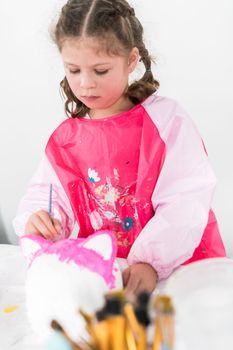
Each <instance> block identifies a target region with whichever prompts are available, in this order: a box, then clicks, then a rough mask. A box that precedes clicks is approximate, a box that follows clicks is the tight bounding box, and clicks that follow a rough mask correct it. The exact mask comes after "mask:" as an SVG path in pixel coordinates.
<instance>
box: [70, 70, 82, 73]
mask: <svg viewBox="0 0 233 350" xmlns="http://www.w3.org/2000/svg"><path fill="white" fill-rule="evenodd" d="M70 73H71V74H77V73H80V70H79V69H77V70H70Z"/></svg>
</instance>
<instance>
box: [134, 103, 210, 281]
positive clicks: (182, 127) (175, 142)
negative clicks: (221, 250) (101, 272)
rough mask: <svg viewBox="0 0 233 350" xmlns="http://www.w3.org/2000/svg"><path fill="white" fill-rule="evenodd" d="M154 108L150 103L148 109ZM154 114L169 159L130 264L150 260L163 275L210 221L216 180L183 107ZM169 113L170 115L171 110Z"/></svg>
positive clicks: (180, 260) (185, 253) (189, 250)
mask: <svg viewBox="0 0 233 350" xmlns="http://www.w3.org/2000/svg"><path fill="white" fill-rule="evenodd" d="M148 112H149V113H150V114H152V119H153V111H152V110H151V111H150V106H149V107H148ZM171 113H172V116H171V115H169V114H167V115H164V113H161V115H155V114H154V122H155V123H156V126H157V127H158V130H159V132H160V136H161V138H162V139H163V141H164V142H165V145H166V156H165V161H164V164H163V167H162V170H161V172H160V175H159V178H158V181H157V184H156V187H155V189H154V192H153V195H152V204H153V208H154V211H155V214H154V216H153V217H152V218H151V220H150V221H149V222H148V223H147V224H146V225H145V227H144V228H143V230H142V232H141V233H140V234H139V236H138V237H137V239H136V240H135V242H134V244H133V246H132V248H131V251H130V253H129V256H128V263H129V264H130V265H131V264H134V263H137V262H146V263H149V264H150V265H152V266H153V267H154V269H155V270H156V271H157V273H158V276H159V279H163V278H166V277H168V276H169V275H170V273H171V272H172V271H173V270H174V269H175V268H176V267H178V266H179V265H180V264H182V263H183V262H185V261H186V260H188V259H189V258H190V257H191V256H192V255H193V252H194V250H195V248H196V247H197V246H198V245H199V243H200V241H201V238H202V235H203V232H204V229H205V227H206V225H207V221H208V216H209V211H210V207H211V201H212V196H213V191H214V188H215V185H216V178H215V175H214V173H213V171H212V169H211V166H210V164H209V161H208V157H207V154H206V152H205V149H204V145H203V142H202V139H201V137H200V135H199V134H198V132H197V130H196V128H195V126H194V125H193V123H192V121H191V119H190V118H189V116H188V115H187V114H186V112H185V111H184V110H183V109H182V108H181V107H180V106H178V105H176V107H175V108H173V109H172V111H171ZM171 113H170V114H171Z"/></svg>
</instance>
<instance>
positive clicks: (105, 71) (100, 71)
mask: <svg viewBox="0 0 233 350" xmlns="http://www.w3.org/2000/svg"><path fill="white" fill-rule="evenodd" d="M95 72H96V74H98V75H104V74H107V73H108V70H96V71H95Z"/></svg>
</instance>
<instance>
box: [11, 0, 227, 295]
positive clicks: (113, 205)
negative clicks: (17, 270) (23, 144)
mask: <svg viewBox="0 0 233 350" xmlns="http://www.w3.org/2000/svg"><path fill="white" fill-rule="evenodd" d="M54 40H55V42H56V44H57V46H58V48H59V51H60V53H61V57H62V60H63V63H64V70H65V78H64V79H63V80H62V82H61V87H62V89H63V92H64V96H65V97H66V101H65V111H66V113H67V115H68V116H69V118H68V119H67V120H65V121H64V122H63V123H61V125H60V126H58V128H57V129H56V130H55V131H54V132H53V134H52V135H51V137H50V138H49V141H48V143H47V146H46V149H45V155H44V158H43V159H42V162H41V164H40V166H39V169H38V171H37V172H36V174H35V176H34V177H33V179H32V181H31V183H30V186H29V189H28V191H27V194H26V196H25V197H24V198H23V199H22V200H21V203H20V206H19V209H18V214H17V216H16V218H15V219H14V227H15V231H16V233H17V234H18V235H23V234H25V233H31V234H36V235H42V236H44V237H45V238H47V239H50V240H56V239H59V238H64V237H69V235H70V234H71V231H72V229H73V226H74V223H75V222H77V224H78V226H79V234H78V236H79V237H87V236H88V235H90V234H92V233H93V232H95V231H96V230H99V229H110V230H112V231H113V232H114V233H115V236H116V238H117V242H118V256H119V257H122V258H127V260H128V264H129V267H128V268H127V269H125V270H124V271H123V280H124V284H125V286H126V290H127V291H128V292H130V293H138V292H139V291H140V290H142V289H146V290H148V291H150V292H151V291H152V290H153V289H154V288H155V286H156V281H157V280H158V279H164V278H166V277H168V276H169V275H170V274H171V272H172V271H173V270H174V269H175V268H176V267H178V266H179V265H181V264H184V263H187V262H191V261H195V260H198V259H204V258H209V257H220V256H225V249H224V246H223V242H222V239H221V237H220V234H219V231H218V225H217V222H216V219H215V216H214V213H213V211H212V210H211V201H212V196H213V191H214V187H215V183H216V180H215V176H214V174H213V171H212V169H211V167H210V164H209V161H208V156H207V153H206V151H205V148H204V145H203V142H202V140H201V138H200V136H199V134H198V132H197V130H196V128H195V126H194V125H193V123H192V121H191V120H190V118H189V116H188V115H187V113H186V112H185V111H184V110H183V109H182V107H181V106H180V105H179V104H178V103H177V102H176V101H174V100H173V99H170V98H165V97H161V96H158V95H157V94H156V92H157V90H158V87H159V83H158V81H157V80H155V78H154V77H153V74H152V71H151V58H150V55H149V53H148V51H147V49H146V47H145V45H144V42H143V28H142V25H141V23H140V22H139V20H138V19H137V17H136V16H135V13H134V10H133V8H132V7H131V6H130V5H129V4H128V3H127V1H126V0H69V1H68V2H67V4H66V5H65V6H64V7H63V8H62V11H61V14H60V17H59V20H58V22H57V24H56V27H55V30H54ZM139 61H141V62H142V63H143V64H144V66H145V73H144V75H143V77H142V78H141V79H140V80H138V81H135V82H133V83H132V84H131V85H129V83H128V80H129V75H130V73H132V72H133V71H134V70H135V68H136V66H137V64H138V62H139ZM51 185H52V188H53V191H52V208H50V209H51V210H49V211H48V196H49V189H50V188H51Z"/></svg>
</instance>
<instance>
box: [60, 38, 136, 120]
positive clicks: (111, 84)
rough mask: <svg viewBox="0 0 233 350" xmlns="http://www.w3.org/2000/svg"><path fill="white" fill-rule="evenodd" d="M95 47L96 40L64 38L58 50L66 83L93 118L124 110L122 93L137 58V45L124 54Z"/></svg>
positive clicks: (124, 103) (124, 104)
mask: <svg viewBox="0 0 233 350" xmlns="http://www.w3.org/2000/svg"><path fill="white" fill-rule="evenodd" d="M98 49H99V46H98V42H96V40H94V39H92V38H85V39H83V40H82V39H67V40H65V41H64V43H63V45H62V49H61V55H62V59H63V63H64V68H65V74H66V78H67V80H68V83H69V86H70V88H71V90H72V91H73V93H74V95H75V96H76V97H77V98H78V99H79V100H80V101H81V102H83V103H84V104H85V105H86V106H87V107H89V108H90V111H91V115H93V118H101V117H104V116H110V115H113V114H116V113H118V112H120V111H121V110H122V109H124V106H126V101H125V98H124V97H123V93H124V91H125V90H126V88H127V86H128V77H129V74H130V73H131V72H132V71H133V70H134V68H135V66H136V64H137V62H138V58H139V53H138V49H137V48H133V50H132V51H131V53H130V54H129V55H125V56H117V55H115V56H110V55H108V54H107V53H106V52H103V51H101V50H98ZM126 108H127V107H126Z"/></svg>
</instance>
